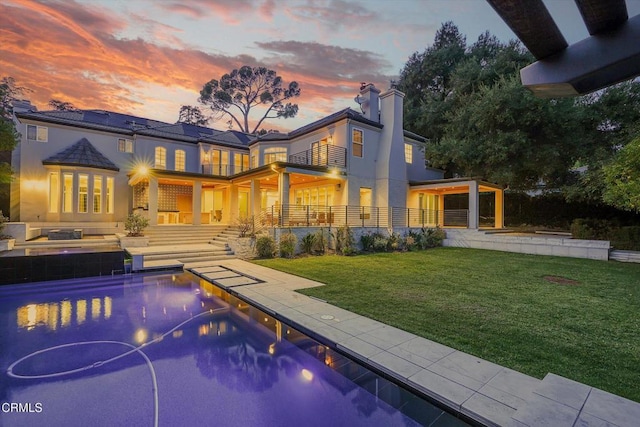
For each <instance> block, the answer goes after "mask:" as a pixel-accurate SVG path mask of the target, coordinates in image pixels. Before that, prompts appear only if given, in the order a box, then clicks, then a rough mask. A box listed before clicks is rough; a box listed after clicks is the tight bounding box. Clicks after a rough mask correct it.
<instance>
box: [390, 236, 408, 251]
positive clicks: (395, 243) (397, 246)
mask: <svg viewBox="0 0 640 427" xmlns="http://www.w3.org/2000/svg"><path fill="white" fill-rule="evenodd" d="M387 250H388V251H392V252H395V251H401V250H404V239H403V238H402V236H401V235H399V234H398V233H393V232H392V233H390V234H389V237H388V238H387Z"/></svg>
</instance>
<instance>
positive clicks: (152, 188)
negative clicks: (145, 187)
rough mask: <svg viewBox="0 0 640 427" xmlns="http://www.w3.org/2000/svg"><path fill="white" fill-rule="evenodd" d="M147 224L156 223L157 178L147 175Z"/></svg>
mask: <svg viewBox="0 0 640 427" xmlns="http://www.w3.org/2000/svg"><path fill="white" fill-rule="evenodd" d="M149 225H158V178H156V177H155V176H150V177H149Z"/></svg>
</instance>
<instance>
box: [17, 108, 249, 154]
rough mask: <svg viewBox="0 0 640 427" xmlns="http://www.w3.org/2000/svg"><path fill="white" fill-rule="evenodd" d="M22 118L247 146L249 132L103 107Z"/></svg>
mask: <svg viewBox="0 0 640 427" xmlns="http://www.w3.org/2000/svg"><path fill="white" fill-rule="evenodd" d="M16 117H18V118H19V119H29V120H35V121H41V122H46V123H56V124H61V125H68V126H74V127H80V128H85V129H93V130H98V131H105V132H114V133H120V134H123V135H127V136H133V135H144V136H150V137H154V138H163V139H170V140H173V141H183V142H191V143H198V142H207V143H210V144H216V143H221V144H223V145H227V146H230V147H237V148H247V147H248V143H249V140H250V138H251V136H250V135H247V134H244V133H242V132H238V131H219V130H216V129H212V128H208V127H204V126H197V125H192V124H189V123H181V122H178V123H166V122H161V121H158V120H151V119H147V118H144V117H138V116H132V115H130V114H122V113H114V112H112V111H104V110H75V111H57V110H53V111H25V112H17V113H16Z"/></svg>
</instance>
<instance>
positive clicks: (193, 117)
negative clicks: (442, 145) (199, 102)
mask: <svg viewBox="0 0 640 427" xmlns="http://www.w3.org/2000/svg"><path fill="white" fill-rule="evenodd" d="M178 122H180V123H189V124H191V125H196V126H206V125H207V123H209V118H208V117H206V116H205V115H204V114H202V110H201V109H200V107H198V106H191V105H183V106H182V107H180V113H179V116H178Z"/></svg>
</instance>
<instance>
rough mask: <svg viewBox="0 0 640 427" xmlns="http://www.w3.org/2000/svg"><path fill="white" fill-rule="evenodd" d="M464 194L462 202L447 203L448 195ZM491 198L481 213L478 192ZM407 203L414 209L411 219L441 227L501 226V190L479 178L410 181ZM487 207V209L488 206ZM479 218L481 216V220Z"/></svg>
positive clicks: (502, 203) (502, 211) (502, 216)
mask: <svg viewBox="0 0 640 427" xmlns="http://www.w3.org/2000/svg"><path fill="white" fill-rule="evenodd" d="M455 195H467V197H466V200H465V203H463V204H462V205H456V206H453V207H452V206H447V204H446V202H445V200H446V198H447V196H455ZM481 195H483V196H489V197H490V198H491V199H490V200H489V203H487V206H484V211H485V212H483V213H484V214H485V215H483V216H482V217H481V203H480V196H481ZM407 207H408V208H409V209H417V210H418V217H417V218H416V219H414V220H413V222H415V221H416V220H417V221H418V222H426V223H428V224H429V225H437V226H440V227H462V228H469V229H474V230H477V229H479V228H496V229H501V228H504V190H503V188H502V187H501V186H499V185H496V184H493V183H490V182H486V181H482V180H480V179H478V178H451V179H441V180H432V181H423V182H414V183H410V184H409V192H408V195H407ZM487 208H488V209H487ZM481 219H482V220H481Z"/></svg>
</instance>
